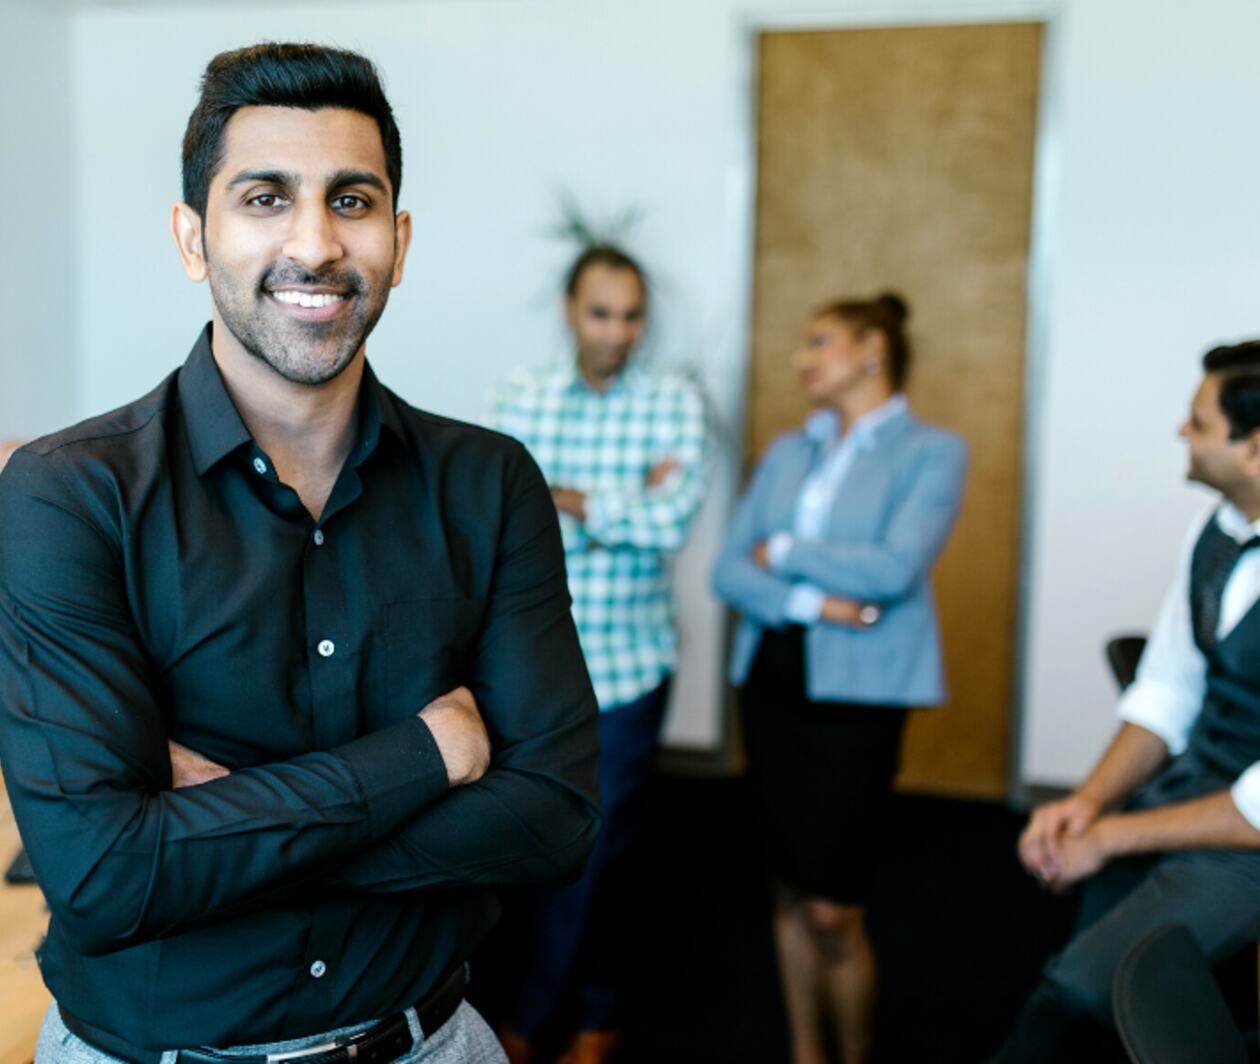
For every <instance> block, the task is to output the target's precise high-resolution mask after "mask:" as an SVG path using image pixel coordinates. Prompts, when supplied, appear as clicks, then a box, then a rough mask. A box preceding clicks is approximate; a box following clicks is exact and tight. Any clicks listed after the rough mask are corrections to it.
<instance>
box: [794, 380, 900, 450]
mask: <svg viewBox="0 0 1260 1064" xmlns="http://www.w3.org/2000/svg"><path fill="white" fill-rule="evenodd" d="M909 409H910V407H909V406H908V404H907V403H906V397H905V396H904V395H902V394H900V393H898V394H897V395H894V396H892V397H891V398H889V399H887V400H885V401H884V402H882V403H880V405H879V406H877V407H875V409H874V410H868V411H867V412H866V413H865V414H863V415H862V416H861V417H860V418H858V419H857V420H856V421H854V422H853V427H852V428H851V429H850V430H849V431H850V435H851V436H852V438H853V440H854V442H855V443H862V444H870V443H873V442H874V439H875V435H876V433H877V432H878V431H879V429H880V426H882V425H885V424H887V423H888V422H889V421H891V420H892V419H893V418H895V417H897V416H899V415H901V414H905V413H907V412H908V411H909ZM839 433H840V415H839V413H837V412H836V411H835V410H834V409H832V408H831V407H827V408H826V409H825V410H816V411H814V413H812V414H811V415H810V416H809V419H808V420H807V421H806V422H805V435H806V436H807V437H808V438H809V439H811V440H813V441H814V443H817V444H823V445H826V444H829V443H831V442H833V441H834V440H835V439H836V437H837V436H838V435H839Z"/></svg>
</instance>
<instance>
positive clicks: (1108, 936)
mask: <svg viewBox="0 0 1260 1064" xmlns="http://www.w3.org/2000/svg"><path fill="white" fill-rule="evenodd" d="M1162 924H1185V926H1186V927H1187V928H1189V929H1190V933H1191V934H1192V935H1194V937H1195V940H1196V941H1197V942H1198V944H1199V947H1200V948H1201V949H1202V950H1203V952H1204V953H1205V954H1206V955H1207V957H1208V959H1209V960H1210V961H1212V962H1213V963H1215V962H1217V961H1220V960H1224V959H1225V958H1226V957H1228V956H1230V955H1231V954H1233V953H1236V952H1237V951H1238V950H1240V949H1242V948H1243V947H1244V946H1247V945H1248V944H1250V943H1254V942H1255V941H1256V939H1257V938H1260V853H1257V852H1255V851H1243V850H1201V851H1190V852H1183V853H1173V854H1167V855H1165V856H1163V857H1159V858H1156V859H1153V860H1132V859H1130V860H1120V861H1116V862H1114V863H1112V864H1111V865H1108V866H1107V867H1105V868H1104V869H1103V870H1102V871H1101V872H1099V874H1098V875H1097V876H1095V877H1094V878H1093V879H1092V880H1090V881H1089V882H1088V883H1086V884H1085V892H1084V896H1083V897H1082V899H1081V912H1080V917H1079V919H1078V922H1077V927H1076V931H1075V932H1074V934H1073V935H1072V939H1071V941H1070V942H1069V943H1068V944H1067V946H1066V947H1065V948H1064V949H1063V951H1062V952H1061V953H1059V954H1058V955H1057V956H1056V957H1054V958H1053V959H1052V960H1051V961H1050V963H1049V964H1047V965H1046V970H1045V977H1046V981H1047V982H1048V983H1050V984H1051V985H1052V986H1054V987H1055V988H1056V989H1057V990H1058V991H1059V993H1060V994H1061V995H1063V996H1064V997H1065V998H1066V999H1067V1000H1069V1001H1071V1002H1073V1003H1074V1004H1075V1005H1076V1006H1077V1007H1078V1008H1081V1009H1082V1010H1084V1011H1086V1012H1088V1013H1090V1014H1091V1015H1092V1016H1093V1017H1094V1018H1095V1019H1096V1020H1097V1021H1098V1022H1100V1023H1103V1024H1106V1025H1110V1024H1111V1023H1113V1022H1114V1021H1113V1020H1112V1016H1111V982H1112V977H1113V976H1114V974H1115V971H1116V967H1117V966H1118V965H1119V963H1120V958H1121V957H1122V956H1123V955H1124V953H1125V952H1126V951H1127V950H1128V949H1129V947H1130V946H1132V945H1134V943H1136V942H1137V941H1138V940H1139V939H1140V938H1142V937H1143V936H1145V935H1146V934H1148V933H1149V932H1151V931H1154V930H1155V929H1156V928H1157V927H1159V926H1161V925H1162Z"/></svg>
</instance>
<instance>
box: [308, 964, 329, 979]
mask: <svg viewBox="0 0 1260 1064" xmlns="http://www.w3.org/2000/svg"><path fill="white" fill-rule="evenodd" d="M326 971H328V965H326V964H325V963H324V962H323V961H316V962H315V963H314V964H312V965H311V975H313V976H315V978H316V979H318V978H319V977H320V976H321V975H323V974H324V973H325V972H326Z"/></svg>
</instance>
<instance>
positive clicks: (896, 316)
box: [814, 292, 910, 392]
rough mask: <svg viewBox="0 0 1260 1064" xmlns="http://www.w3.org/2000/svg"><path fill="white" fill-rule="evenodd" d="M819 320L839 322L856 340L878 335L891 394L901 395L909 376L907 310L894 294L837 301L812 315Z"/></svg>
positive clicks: (908, 308)
mask: <svg viewBox="0 0 1260 1064" xmlns="http://www.w3.org/2000/svg"><path fill="white" fill-rule="evenodd" d="M814 316H815V317H818V318H839V319H840V320H841V321H843V322H844V323H845V324H846V325H848V326H849V327H850V328H851V329H852V330H853V332H854V334H855V335H857V336H858V337H862V336H864V335H866V334H867V333H868V332H870V331H871V330H875V331H877V332H880V333H882V334H883V336H884V340H885V342H886V343H887V345H888V376H889V377H890V378H891V380H892V386H893V390H894V391H898V392H899V391H902V390H903V389H904V388H905V386H906V377H908V376H909V374H910V341H909V340H908V339H907V338H906V320H907V319H908V318H909V317H910V306H909V304H908V303H906V301H905V300H904V299H902V297H901V296H899V295H897V293H896V292H882V293H880V294H879V295H877V296H876V297H875V298H874V299H837V300H833V301H832V302H830V303H826V304H824V305H823V306H821V307H819V308H818V310H816V311H815V312H814Z"/></svg>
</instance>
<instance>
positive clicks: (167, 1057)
mask: <svg viewBox="0 0 1260 1064" xmlns="http://www.w3.org/2000/svg"><path fill="white" fill-rule="evenodd" d="M407 1022H408V1023H409V1024H410V1025H411V1036H412V1039H413V1040H414V1041H413V1042H412V1047H411V1052H409V1053H407V1054H405V1055H403V1056H401V1057H399V1058H398V1060H397V1062H396V1064H506V1062H507V1057H506V1056H505V1055H504V1053H503V1049H502V1047H501V1046H500V1045H499V1043H498V1040H497V1039H496V1038H495V1037H494V1032H492V1031H491V1030H490V1028H489V1026H487V1024H486V1021H485V1020H483V1019H482V1018H481V1016H480V1014H479V1013H478V1012H477V1010H476V1009H474V1008H473V1007H472V1006H471V1005H470V1004H468V1002H467V1001H464V1002H461V1004H460V1006H459V1008H458V1009H456V1010H455V1014H454V1015H453V1016H452V1017H451V1018H450V1019H449V1020H447V1021H446V1023H444V1024H443V1025H442V1026H441V1027H439V1028H438V1029H437V1030H436V1031H434V1032H433V1033H432V1034H429V1035H426V1034H425V1032H423V1031H422V1030H421V1029H420V1021H419V1020H418V1019H416V1010H415V1009H408V1010H407ZM370 1026H371V1024H370V1023H361V1024H358V1025H356V1026H354V1027H340V1028H338V1029H337V1030H335V1031H328V1032H326V1033H324V1034H317V1035H311V1036H309V1037H306V1038H294V1039H290V1040H289V1041H287V1042H270V1043H267V1044H266V1045H252V1046H232V1047H231V1048H230V1049H221V1050H219V1052H221V1053H227V1054H230V1055H233V1056H259V1055H262V1054H265V1053H288V1052H292V1051H293V1050H297V1049H305V1048H306V1047H308V1046H314V1045H319V1044H320V1043H321V1042H327V1041H329V1040H330V1039H331V1038H332V1037H334V1036H336V1035H342V1034H353V1033H355V1032H356V1031H361V1030H363V1029H364V1028H365V1027H370ZM175 1058H176V1054H175V1052H174V1051H172V1052H169V1053H163V1054H162V1064H175ZM35 1064H119V1061H118V1058H117V1057H112V1056H110V1055H109V1054H108V1053H102V1052H101V1051H100V1050H99V1049H97V1048H96V1047H95V1046H90V1045H88V1044H87V1043H86V1042H84V1041H83V1040H82V1039H81V1038H79V1037H78V1036H77V1035H75V1034H74V1033H73V1032H72V1031H70V1030H68V1029H67V1028H66V1025H65V1024H64V1023H63V1022H62V1020H61V1013H60V1012H58V1011H57V1004H56V1002H53V1004H52V1005H51V1006H50V1007H49V1009H48V1013H47V1014H46V1015H45V1016H44V1025H43V1027H42V1028H41V1029H40V1032H39V1042H38V1044H37V1046H36V1049H35Z"/></svg>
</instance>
